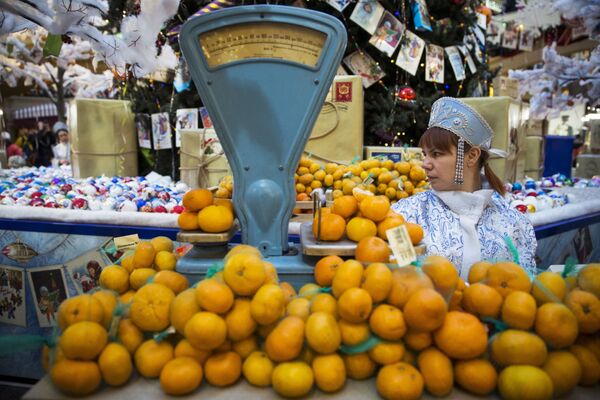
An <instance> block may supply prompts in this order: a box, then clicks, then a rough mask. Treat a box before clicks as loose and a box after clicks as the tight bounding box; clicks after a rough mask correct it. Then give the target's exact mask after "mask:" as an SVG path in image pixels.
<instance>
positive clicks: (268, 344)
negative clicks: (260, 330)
mask: <svg viewBox="0 0 600 400" xmlns="http://www.w3.org/2000/svg"><path fill="white" fill-rule="evenodd" d="M304 330H305V324H304V321H303V320H302V319H301V318H299V317H296V316H289V317H285V318H283V319H282V320H281V321H279V323H278V324H277V325H276V326H275V328H274V329H273V330H272V331H271V333H269V335H268V336H267V340H266V341H265V351H266V353H267V354H268V355H269V358H270V359H271V360H273V361H276V362H281V361H290V360H293V359H294V358H296V357H298V355H299V354H300V352H301V351H302V345H303V344H304Z"/></svg>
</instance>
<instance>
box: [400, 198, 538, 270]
mask: <svg viewBox="0 0 600 400" xmlns="http://www.w3.org/2000/svg"><path fill="white" fill-rule="evenodd" d="M481 192H487V193H486V194H484V195H481V194H480V198H479V202H480V210H479V212H478V213H477V212H476V213H475V214H473V219H472V221H473V222H472V223H471V230H472V235H473V237H474V239H473V240H477V239H478V241H479V249H477V243H473V242H470V244H468V245H467V247H466V248H465V245H464V243H463V240H464V239H465V236H467V233H465V218H464V217H462V216H464V215H468V213H469V211H470V210H472V209H473V208H476V206H473V207H471V206H470V205H469V203H468V202H464V203H463V202H462V201H463V197H462V196H465V197H467V200H468V199H469V196H471V197H470V198H473V197H476V196H474V195H473V194H470V193H465V192H462V193H461V192H459V193H458V200H459V201H454V206H453V207H449V206H448V205H447V204H446V203H445V202H444V201H443V200H442V199H441V198H440V196H442V197H443V196H447V195H450V196H452V195H454V194H457V192H435V191H433V190H430V191H426V192H423V193H419V194H417V195H415V196H412V197H409V198H407V199H403V200H400V201H399V202H398V203H396V204H395V205H394V206H393V207H392V208H393V209H394V211H396V212H398V213H400V214H402V215H403V216H404V218H405V219H406V220H407V221H409V222H414V223H417V224H419V225H421V226H422V227H423V230H424V238H423V242H424V243H425V244H426V245H427V253H426V254H427V255H432V254H437V255H442V256H444V257H446V258H448V259H449V260H450V261H451V262H452V263H453V264H454V265H455V266H456V268H457V269H458V270H459V274H460V276H461V277H462V278H463V279H466V277H467V276H468V273H469V268H470V266H471V265H472V264H473V261H475V260H486V261H504V260H510V261H512V260H513V256H512V254H511V252H510V250H509V249H508V246H507V245H506V243H505V241H504V237H505V236H509V237H510V238H511V239H512V241H513V243H514V244H515V246H516V248H517V250H518V252H519V258H520V264H521V266H523V267H525V268H527V269H528V270H530V271H534V270H535V266H536V265H535V251H536V247H537V242H536V239H535V233H534V231H533V227H532V225H531V223H530V222H529V221H528V220H527V218H526V217H525V216H524V215H523V214H521V213H519V212H518V211H515V210H513V209H511V208H510V207H509V206H508V204H507V203H506V201H505V200H504V199H503V198H502V197H501V196H500V195H499V194H498V193H496V192H493V194H492V193H491V191H481ZM486 195H487V197H486ZM444 198H447V197H444ZM448 204H450V201H448ZM473 204H474V203H473ZM461 219H462V224H461ZM467 231H468V227H467ZM475 238H476V239H475ZM467 242H469V241H467ZM469 251H470V252H471V254H470V258H471V260H468V261H466V262H465V261H464V258H465V257H463V255H466V254H467V253H468V252H469Z"/></svg>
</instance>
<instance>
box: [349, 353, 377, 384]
mask: <svg viewBox="0 0 600 400" xmlns="http://www.w3.org/2000/svg"><path fill="white" fill-rule="evenodd" d="M342 358H343V359H344V365H345V366H346V374H347V375H348V377H349V378H352V379H355V380H363V379H367V378H370V377H371V376H373V374H374V373H375V369H376V368H377V364H375V361H373V360H371V357H369V355H368V354H367V353H358V354H345V355H343V356H342Z"/></svg>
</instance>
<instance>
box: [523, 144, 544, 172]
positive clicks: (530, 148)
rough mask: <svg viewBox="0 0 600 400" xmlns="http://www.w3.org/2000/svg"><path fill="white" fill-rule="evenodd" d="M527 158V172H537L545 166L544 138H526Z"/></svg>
mask: <svg viewBox="0 0 600 400" xmlns="http://www.w3.org/2000/svg"><path fill="white" fill-rule="evenodd" d="M525 142H526V149H527V151H526V156H525V170H526V171H529V170H537V169H539V168H541V167H542V166H543V164H544V155H543V150H544V138H542V137H537V136H528V137H526V138H525Z"/></svg>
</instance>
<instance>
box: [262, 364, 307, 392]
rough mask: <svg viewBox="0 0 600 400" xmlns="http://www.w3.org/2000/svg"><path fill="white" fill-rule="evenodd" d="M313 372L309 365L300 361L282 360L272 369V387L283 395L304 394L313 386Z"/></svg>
mask: <svg viewBox="0 0 600 400" xmlns="http://www.w3.org/2000/svg"><path fill="white" fill-rule="evenodd" d="M314 379H315V378H314V374H313V371H312V369H311V368H310V366H309V365H308V364H306V363H304V362H301V361H295V362H284V363H281V364H279V365H277V366H276V367H275V368H274V369H273V374H272V375H271V380H272V385H273V389H275V392H277V393H278V394H279V395H281V396H283V397H302V396H305V395H306V394H307V393H308V392H310V390H311V389H312V387H313V383H314Z"/></svg>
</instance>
